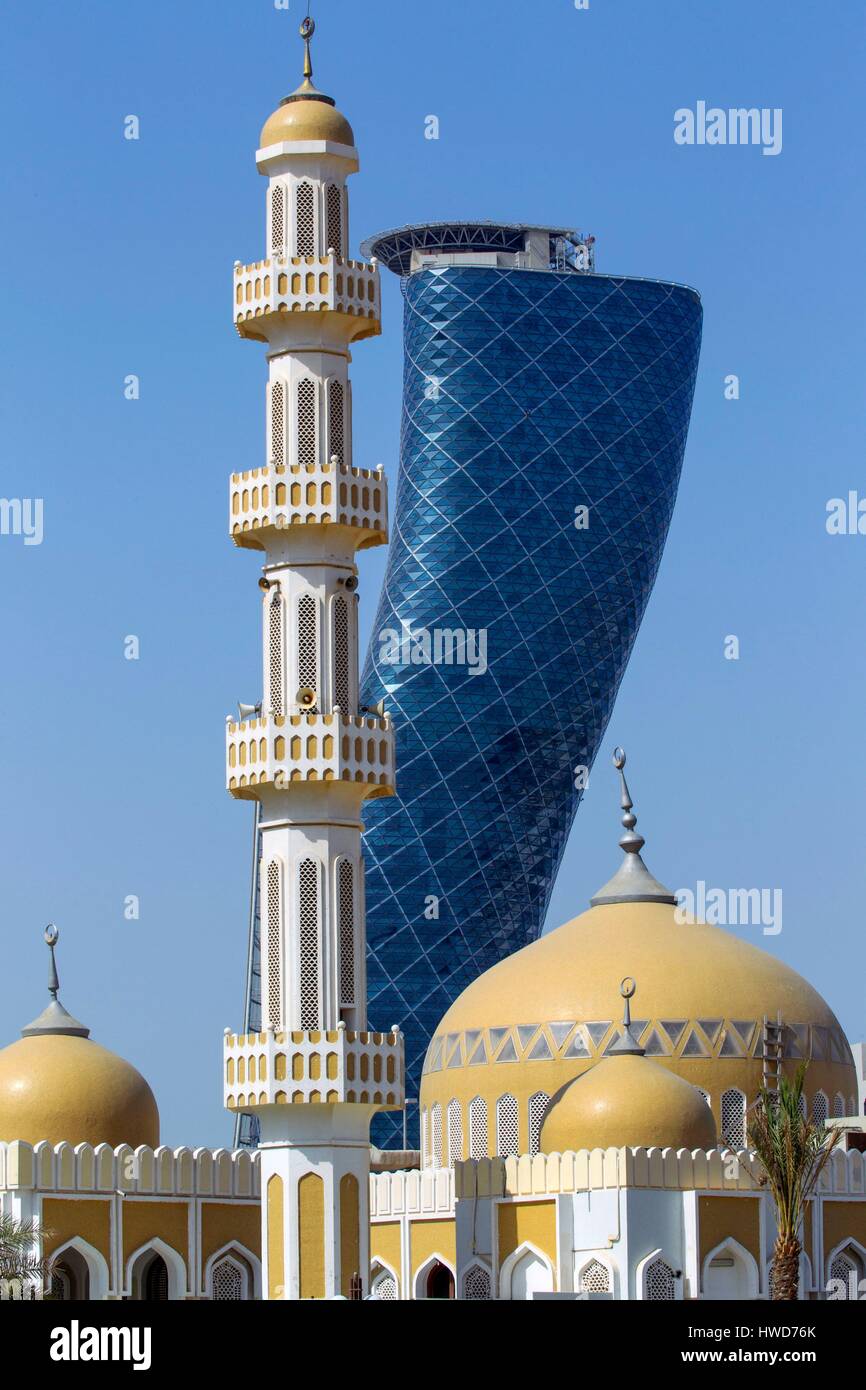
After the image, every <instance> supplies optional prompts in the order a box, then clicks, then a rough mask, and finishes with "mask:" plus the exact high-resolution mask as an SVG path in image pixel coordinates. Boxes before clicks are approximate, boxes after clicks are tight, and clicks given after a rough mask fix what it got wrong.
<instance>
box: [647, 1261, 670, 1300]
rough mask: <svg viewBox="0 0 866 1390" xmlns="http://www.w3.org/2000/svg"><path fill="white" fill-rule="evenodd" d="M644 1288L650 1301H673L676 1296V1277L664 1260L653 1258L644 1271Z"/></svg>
mask: <svg viewBox="0 0 866 1390" xmlns="http://www.w3.org/2000/svg"><path fill="white" fill-rule="evenodd" d="M644 1289H645V1290H646V1296H647V1298H648V1299H649V1301H650V1302H651V1303H673V1302H674V1299H675V1297H676V1279H675V1278H674V1272H673V1270H672V1269H671V1267H670V1265H669V1264H668V1263H667V1261H666V1260H662V1259H658V1260H653V1262H652V1264H650V1265H647V1267H646V1269H645V1271H644Z"/></svg>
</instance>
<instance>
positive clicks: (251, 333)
mask: <svg viewBox="0 0 866 1390" xmlns="http://www.w3.org/2000/svg"><path fill="white" fill-rule="evenodd" d="M233 300H234V305H233V313H234V322H235V328H236V329H237V331H238V334H239V335H240V337H241V338H252V339H253V340H255V341H257V342H269V341H270V338H271V337H272V336H273V335H274V334H275V333H277V334H278V333H279V332H281V331H282V330H284V329H285V328H286V326H287V323H286V320H287V318H288V319H289V320H290V319H291V316H292V315H300V314H325V313H327V314H331V315H335V316H337V319H338V323H337V324H336V328H337V331H338V332H339V333H340V334H341V336H342V337H343V338H344V340H345V342H346V343H353V342H358V341H359V340H360V339H362V338H372V337H375V336H377V335H378V334H379V333H381V331H382V300H381V288H380V283H379V271H378V267H377V265H376V263H375V262H373V263H372V264H368V263H367V262H366V261H353V260H347V259H344V258H343V257H342V256H338V255H336V254H334V253H333V252H331V251H330V250H329V251H328V252H327V253H326V254H325V255H322V256H279V255H277V256H268V257H266V258H265V260H262V261H254V262H253V263H252V264H251V265H241V264H240V263H238V264H237V265H236V266H235V268H234V277H233Z"/></svg>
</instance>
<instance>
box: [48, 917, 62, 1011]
mask: <svg viewBox="0 0 866 1390" xmlns="http://www.w3.org/2000/svg"><path fill="white" fill-rule="evenodd" d="M44 936H45V944H46V946H47V947H48V949H49V951H50V952H51V965H50V966H49V968H48V993H49V994H50V995H51V998H52V999H53V1000H55V1002H56V1000H57V991H58V990H59V989H60V979H59V976H58V974H57V958H56V957H55V955H54V947H55V946H56V945H57V943H58V941H59V940H60V932H59V931H58V930H57V928H56V927H55V925H54V923H53V922H49V923H48V926H47V927H46V928H45V932H44Z"/></svg>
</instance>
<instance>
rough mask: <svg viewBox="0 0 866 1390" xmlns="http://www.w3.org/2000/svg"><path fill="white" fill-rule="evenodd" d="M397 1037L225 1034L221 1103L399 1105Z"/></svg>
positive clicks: (345, 1032)
mask: <svg viewBox="0 0 866 1390" xmlns="http://www.w3.org/2000/svg"><path fill="white" fill-rule="evenodd" d="M403 1070H404V1066H403V1035H402V1033H400V1031H399V1030H398V1029H394V1030H393V1031H392V1032H390V1033H367V1032H355V1031H353V1030H352V1029H349V1028H345V1027H339V1028H336V1029H333V1030H328V1031H321V1030H318V1029H317V1030H302V1031H297V1032H291V1033H278V1032H275V1031H274V1030H268V1031H266V1032H264V1033H247V1034H241V1035H240V1036H238V1035H235V1034H232V1033H226V1036H225V1105H226V1107H227V1108H228V1109H229V1110H242V1109H248V1110H250V1109H255V1108H256V1107H257V1106H262V1105H337V1104H341V1105H367V1106H373V1107H375V1108H376V1109H388V1110H394V1109H399V1107H400V1106H402V1104H403V1092H404V1082H403Z"/></svg>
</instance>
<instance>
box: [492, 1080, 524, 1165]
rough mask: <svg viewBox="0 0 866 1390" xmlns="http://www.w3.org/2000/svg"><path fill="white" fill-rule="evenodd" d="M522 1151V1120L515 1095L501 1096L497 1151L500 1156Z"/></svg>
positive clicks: (498, 1110) (497, 1106)
mask: <svg viewBox="0 0 866 1390" xmlns="http://www.w3.org/2000/svg"><path fill="white" fill-rule="evenodd" d="M519 1152H520V1121H519V1119H518V1114H517V1101H516V1099H515V1098H514V1096H511V1095H509V1096H500V1097H499V1099H498V1101H497V1102H496V1153H497V1156H498V1157H499V1158H508V1156H509V1155H510V1154H517V1153H519Z"/></svg>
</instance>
